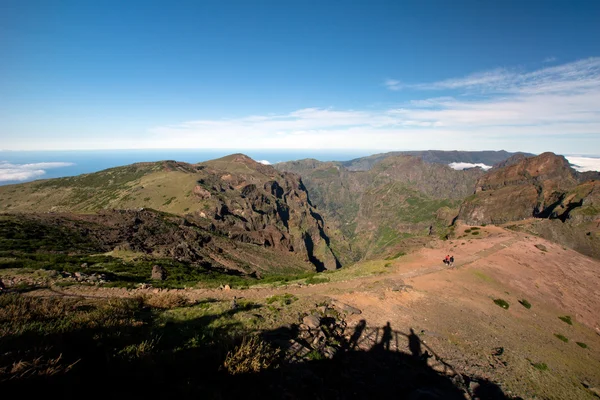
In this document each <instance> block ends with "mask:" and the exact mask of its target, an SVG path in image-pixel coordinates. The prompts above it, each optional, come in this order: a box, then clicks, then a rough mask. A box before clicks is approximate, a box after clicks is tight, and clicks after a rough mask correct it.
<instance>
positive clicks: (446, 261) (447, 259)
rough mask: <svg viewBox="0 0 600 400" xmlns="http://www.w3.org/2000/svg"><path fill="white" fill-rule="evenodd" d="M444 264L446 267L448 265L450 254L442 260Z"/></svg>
mask: <svg viewBox="0 0 600 400" xmlns="http://www.w3.org/2000/svg"><path fill="white" fill-rule="evenodd" d="M444 264H446V265H450V254H448V255H447V256H446V258H444Z"/></svg>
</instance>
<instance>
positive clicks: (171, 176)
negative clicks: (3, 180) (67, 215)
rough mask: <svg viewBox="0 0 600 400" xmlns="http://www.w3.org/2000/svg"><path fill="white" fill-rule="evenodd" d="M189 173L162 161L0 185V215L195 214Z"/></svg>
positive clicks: (195, 201) (197, 203)
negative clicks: (139, 211) (144, 210)
mask: <svg viewBox="0 0 600 400" xmlns="http://www.w3.org/2000/svg"><path fill="white" fill-rule="evenodd" d="M196 179H197V178H196V176H195V174H191V173H188V172H183V171H176V170H175V171H173V170H168V169H166V168H165V163H162V162H157V163H143V164H133V165H130V166H126V167H118V168H111V169H107V170H105V171H100V172H97V173H93V174H85V175H80V176H75V177H68V178H59V179H50V180H44V181H34V182H29V183H24V184H20V185H8V186H1V187H0V211H5V212H6V211H10V212H15V211H17V212H31V211H55V212H60V211H75V212H84V213H85V212H94V211H98V210H101V209H109V208H120V209H127V208H138V207H149V208H153V209H157V210H161V211H166V212H171V213H177V214H180V213H184V212H186V211H195V210H201V209H203V207H204V206H205V204H204V203H203V202H202V201H199V200H198V199H197V198H194V197H193V196H192V190H193V188H194V186H195V184H196V183H195V182H196Z"/></svg>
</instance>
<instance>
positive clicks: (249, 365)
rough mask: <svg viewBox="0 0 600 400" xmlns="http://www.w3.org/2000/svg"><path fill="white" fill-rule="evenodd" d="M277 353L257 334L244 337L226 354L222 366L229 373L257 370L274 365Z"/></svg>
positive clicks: (277, 357)
mask: <svg viewBox="0 0 600 400" xmlns="http://www.w3.org/2000/svg"><path fill="white" fill-rule="evenodd" d="M279 353H280V351H279V349H275V348H273V347H271V346H270V345H269V344H268V343H266V342H265V341H263V340H261V339H260V338H259V337H257V336H251V337H250V338H248V337H246V338H244V340H243V341H242V343H241V344H240V345H239V346H237V347H236V348H235V349H234V350H233V351H230V352H229V353H228V354H227V358H226V359H225V362H224V363H223V367H224V368H225V370H226V371H227V372H228V373H230V374H231V375H236V374H244V373H251V372H259V371H262V370H265V369H268V368H270V367H272V366H274V365H276V363H277V361H278V359H279Z"/></svg>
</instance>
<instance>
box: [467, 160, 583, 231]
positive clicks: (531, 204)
mask: <svg viewBox="0 0 600 400" xmlns="http://www.w3.org/2000/svg"><path fill="white" fill-rule="evenodd" d="M578 183H579V181H578V179H577V174H576V172H575V171H574V170H573V169H572V168H571V167H570V166H569V163H568V162H567V160H566V159H565V158H564V157H562V156H557V155H556V154H553V153H543V154H541V155H539V156H537V157H530V158H521V159H520V160H516V161H515V162H514V163H512V164H509V165H507V166H506V167H503V168H498V169H494V170H492V171H490V172H488V173H487V174H485V175H484V176H482V177H481V178H480V179H479V180H478V181H477V185H476V189H475V194H474V195H473V196H470V197H468V198H467V199H466V200H465V201H464V202H463V204H462V206H461V209H460V212H459V217H458V219H459V220H463V221H465V222H467V223H469V224H481V223H504V222H508V221H516V220H521V219H525V218H531V217H549V216H550V215H551V213H552V211H553V210H554V208H555V207H556V206H557V205H558V204H559V203H560V202H561V201H562V199H563V197H564V195H565V193H567V192H568V191H570V190H571V189H573V188H575V187H576V186H577V185H578Z"/></svg>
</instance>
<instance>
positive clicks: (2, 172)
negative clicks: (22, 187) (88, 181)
mask: <svg viewBox="0 0 600 400" xmlns="http://www.w3.org/2000/svg"><path fill="white" fill-rule="evenodd" d="M72 165H75V164H73V163H70V162H42V163H32V164H11V163H9V162H7V161H0V182H22V181H27V180H31V179H35V178H39V177H41V176H43V175H45V174H46V170H47V169H52V168H62V167H70V166H72Z"/></svg>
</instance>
